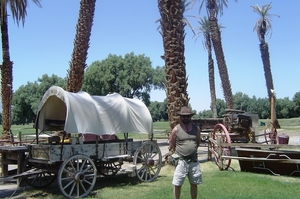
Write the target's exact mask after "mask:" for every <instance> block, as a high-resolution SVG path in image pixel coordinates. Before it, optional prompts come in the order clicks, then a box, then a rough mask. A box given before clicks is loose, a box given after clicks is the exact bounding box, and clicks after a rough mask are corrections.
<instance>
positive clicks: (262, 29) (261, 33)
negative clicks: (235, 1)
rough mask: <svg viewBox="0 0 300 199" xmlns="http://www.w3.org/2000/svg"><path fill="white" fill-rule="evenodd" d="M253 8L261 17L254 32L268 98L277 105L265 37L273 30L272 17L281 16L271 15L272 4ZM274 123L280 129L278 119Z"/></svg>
mask: <svg viewBox="0 0 300 199" xmlns="http://www.w3.org/2000/svg"><path fill="white" fill-rule="evenodd" d="M251 7H252V8H253V11H254V12H256V13H257V14H258V15H259V16H260V18H259V19H258V20H257V21H256V23H255V26H254V30H256V32H257V36H258V39H259V41H260V44H259V48H260V53H261V59H262V62H263V67H264V72H265V79H266V85H267V93H268V97H269V99H270V102H271V98H272V97H273V98H274V103H275V102H276V100H275V94H274V93H273V92H274V85H273V77H272V72H271V63H270V54H269V46H268V43H267V42H266V41H265V35H266V34H268V32H269V31H270V30H272V25H271V17H272V16H277V17H279V16H278V15H275V14H270V13H269V10H270V9H271V8H272V6H271V3H270V4H267V5H263V6H262V7H261V8H260V7H259V6H258V5H255V6H251ZM275 104H276V103H275ZM274 111H275V110H274ZM275 117H276V111H275ZM274 122H275V125H276V126H277V127H280V126H279V123H278V120H277V118H274Z"/></svg>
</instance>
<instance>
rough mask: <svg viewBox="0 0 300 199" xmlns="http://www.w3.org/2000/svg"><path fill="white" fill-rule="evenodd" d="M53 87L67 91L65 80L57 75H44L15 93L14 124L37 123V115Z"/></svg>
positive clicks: (13, 102) (13, 101)
mask: <svg viewBox="0 0 300 199" xmlns="http://www.w3.org/2000/svg"><path fill="white" fill-rule="evenodd" d="M53 85H56V86H60V87H62V88H63V89H65V79H63V78H60V77H58V76H56V75H52V76H48V75H46V74H45V75H43V76H42V77H41V78H38V80H37V81H35V82H33V83H32V82H28V83H27V84H26V85H25V86H24V85H22V86H20V87H19V88H18V90H16V91H15V92H14V97H13V100H12V104H13V107H12V111H13V123H14V124H25V123H31V122H34V121H35V117H36V113H37V109H38V106H39V104H40V101H41V99H42V97H43V95H44V93H45V92H46V91H47V90H48V89H49V88H50V87H51V86H53Z"/></svg>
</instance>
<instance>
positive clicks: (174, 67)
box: [158, 0, 189, 129]
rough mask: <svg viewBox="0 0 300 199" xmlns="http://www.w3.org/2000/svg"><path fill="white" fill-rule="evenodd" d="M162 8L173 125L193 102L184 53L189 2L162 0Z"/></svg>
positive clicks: (169, 111) (170, 110) (165, 58)
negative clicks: (183, 20) (186, 13)
mask: <svg viewBox="0 0 300 199" xmlns="http://www.w3.org/2000/svg"><path fill="white" fill-rule="evenodd" d="M158 8H159V12H160V15H161V20H160V23H161V35H162V39H163V46H164V60H165V71H166V95H167V100H168V105H167V108H168V116H169V123H170V128H171V129H173V128H174V127H175V126H176V125H177V124H178V123H179V116H178V115H177V112H178V111H180V108H181V107H182V106H187V105H188V102H189V98H188V93H187V77H186V68H185V67H186V65H185V57H184V37H185V33H184V27H185V23H183V22H182V19H183V13H184V11H185V5H184V1H182V0H158Z"/></svg>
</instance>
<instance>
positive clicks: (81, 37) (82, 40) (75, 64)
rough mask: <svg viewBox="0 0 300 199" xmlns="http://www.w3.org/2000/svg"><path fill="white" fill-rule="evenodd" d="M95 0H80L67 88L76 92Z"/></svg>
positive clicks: (91, 24) (85, 54)
mask: <svg viewBox="0 0 300 199" xmlns="http://www.w3.org/2000/svg"><path fill="white" fill-rule="evenodd" d="M95 4H96V0H81V1H80V10H79V18H78V22H77V26H76V36H75V40H74V49H73V53H72V59H71V62H70V69H69V70H68V79H67V90H68V91H70V92H75V93H76V92H78V91H79V90H80V89H81V87H82V83H83V78H84V70H85V68H86V59H87V54H88V49H89V42H90V36H91V31H92V26H93V20H94V12H95Z"/></svg>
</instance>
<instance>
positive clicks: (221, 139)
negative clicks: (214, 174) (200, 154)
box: [210, 124, 232, 170]
mask: <svg viewBox="0 0 300 199" xmlns="http://www.w3.org/2000/svg"><path fill="white" fill-rule="evenodd" d="M212 139H213V141H212V142H211V149H210V151H211V152H212V154H213V155H214V157H215V162H216V164H217V166H218V167H219V169H220V170H227V169H228V168H229V167H230V163H231V159H225V158H222V156H231V154H232V148H231V146H222V144H223V143H229V144H230V143H231V139H230V136H229V133H228V131H227V129H226V127H225V126H224V125H223V124H216V125H215V127H214V131H213V134H212Z"/></svg>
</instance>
